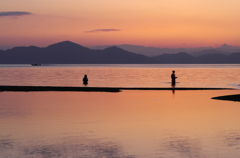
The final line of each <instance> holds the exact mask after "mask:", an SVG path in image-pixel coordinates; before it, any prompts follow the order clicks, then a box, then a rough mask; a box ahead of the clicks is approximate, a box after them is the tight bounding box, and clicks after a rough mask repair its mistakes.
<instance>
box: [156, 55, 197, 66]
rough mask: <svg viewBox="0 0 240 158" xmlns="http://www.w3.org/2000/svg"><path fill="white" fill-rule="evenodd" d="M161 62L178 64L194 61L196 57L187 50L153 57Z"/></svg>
mask: <svg viewBox="0 0 240 158" xmlns="http://www.w3.org/2000/svg"><path fill="white" fill-rule="evenodd" d="M153 58H154V59H156V60H157V61H159V63H167V64H169V63H173V64H174V63H177V64H185V63H194V60H195V57H193V56H191V55H189V54H187V53H185V52H180V53H177V54H163V55H159V56H155V57H153Z"/></svg>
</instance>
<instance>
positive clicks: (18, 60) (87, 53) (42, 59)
mask: <svg viewBox="0 0 240 158" xmlns="http://www.w3.org/2000/svg"><path fill="white" fill-rule="evenodd" d="M32 63H43V64H44V63H45V64H151V63H157V62H156V61H155V59H151V58H149V57H146V56H144V55H140V54H135V53H131V52H128V51H125V50H123V49H120V48H117V47H111V48H107V49H105V50H92V49H89V48H86V47H83V46H81V45H78V44H76V43H73V42H70V41H64V42H60V43H56V44H53V45H50V46H48V47H46V48H39V47H35V46H30V47H15V48H12V49H9V50H6V51H1V52H0V64H32Z"/></svg>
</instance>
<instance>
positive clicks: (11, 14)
mask: <svg viewBox="0 0 240 158" xmlns="http://www.w3.org/2000/svg"><path fill="white" fill-rule="evenodd" d="M23 15H32V13H30V12H19V11H14V12H0V17H2V16H23Z"/></svg>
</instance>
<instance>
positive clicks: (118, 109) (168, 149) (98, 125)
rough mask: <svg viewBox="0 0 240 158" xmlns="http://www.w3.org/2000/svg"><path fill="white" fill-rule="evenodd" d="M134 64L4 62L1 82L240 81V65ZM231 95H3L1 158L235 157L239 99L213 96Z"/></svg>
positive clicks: (239, 145) (224, 83)
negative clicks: (86, 79)
mask: <svg viewBox="0 0 240 158" xmlns="http://www.w3.org/2000/svg"><path fill="white" fill-rule="evenodd" d="M140 66H142V65H140ZM140 66H138V65H115V66H109V65H99V66H97V65H90V66H89V65H80V66H79V65H68V66H62V65H60V66H59V65H57V66H56V65H54V66H40V67H31V66H28V65H20V66H19V65H18V66H16V65H2V66H1V68H0V72H1V74H0V82H1V85H51V86H53V85H55V86H58V85H59V86H69V85H70V86H82V81H81V78H82V77H83V75H84V74H85V73H87V74H88V75H89V79H90V82H89V85H88V86H99V87H101V86H113V87H114V86H122V87H128V86H129V87H130V86H132V87H135V86H136V87H151V86H152V87H155V86H156V87H168V86H170V82H169V78H170V74H171V71H172V69H175V70H176V74H177V76H178V77H179V78H178V82H179V83H177V86H179V87H224V88H225V87H234V88H239V83H240V78H239V77H240V74H239V65H222V66H221V65H210V66H206V67H205V66H204V65H194V66H192V67H190V68H189V66H188V65H178V66H177V67H174V66H173V67H171V65H166V66H163V65H161V66H159V65H154V66H153V65H144V66H142V67H140ZM219 66H220V67H219ZM190 78H191V80H190ZM188 79H189V80H188ZM200 79H201V80H200ZM231 94H240V90H207V91H203V90H201V91H175V92H172V91H133V90H124V91H122V92H120V93H109V92H1V93H0V158H236V157H239V156H240V124H239V120H240V115H239V113H240V102H232V101H220V100H212V99H211V98H212V97H215V96H220V95H231Z"/></svg>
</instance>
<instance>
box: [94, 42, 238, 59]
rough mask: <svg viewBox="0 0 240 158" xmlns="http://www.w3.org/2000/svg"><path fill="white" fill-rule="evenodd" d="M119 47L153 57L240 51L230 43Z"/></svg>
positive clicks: (96, 47) (100, 47) (98, 47)
mask: <svg viewBox="0 0 240 158" xmlns="http://www.w3.org/2000/svg"><path fill="white" fill-rule="evenodd" d="M116 46H117V47H119V48H122V49H124V50H126V51H130V52H133V53H137V54H142V55H145V56H149V57H153V56H157V55H162V54H176V53H179V52H186V53H188V54H190V55H192V56H200V55H204V54H215V53H220V54H226V55H229V54H231V53H233V52H240V47H234V46H231V45H227V44H223V45H221V46H220V47H216V48H215V47H211V46H210V47H196V48H156V47H144V46H137V45H129V44H122V45H116ZM108 47H112V45H106V46H95V47H92V49H100V50H103V49H105V48H108Z"/></svg>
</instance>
